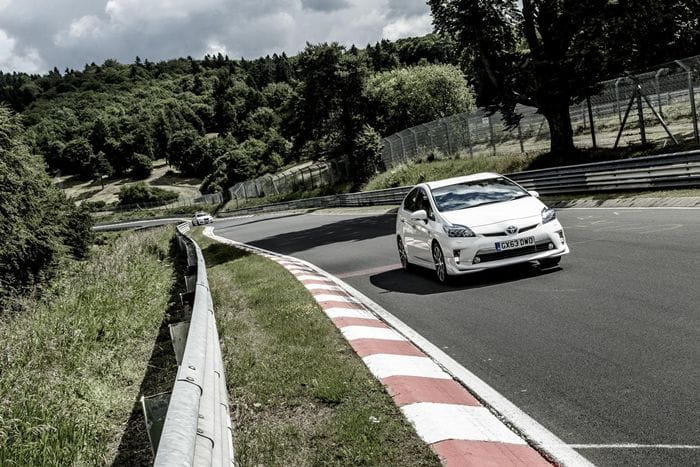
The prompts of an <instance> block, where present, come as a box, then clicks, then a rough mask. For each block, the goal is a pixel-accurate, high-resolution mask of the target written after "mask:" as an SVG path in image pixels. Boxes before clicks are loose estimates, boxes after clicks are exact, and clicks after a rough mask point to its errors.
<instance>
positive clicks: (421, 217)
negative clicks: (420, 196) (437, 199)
mask: <svg viewBox="0 0 700 467" xmlns="http://www.w3.org/2000/svg"><path fill="white" fill-rule="evenodd" d="M411 220H414V221H423V222H428V213H427V212H425V210H424V209H421V210H419V211H416V212H414V213H412V214H411Z"/></svg>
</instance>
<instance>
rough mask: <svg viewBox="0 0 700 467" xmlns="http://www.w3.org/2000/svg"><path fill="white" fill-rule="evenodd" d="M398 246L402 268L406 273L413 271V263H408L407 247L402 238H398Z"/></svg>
mask: <svg viewBox="0 0 700 467" xmlns="http://www.w3.org/2000/svg"><path fill="white" fill-rule="evenodd" d="M396 244H397V246H398V249H399V259H400V260H401V268H402V269H403V270H405V271H408V270H409V269H411V263H409V262H408V255H407V254H406V247H404V246H403V241H402V240H401V237H396Z"/></svg>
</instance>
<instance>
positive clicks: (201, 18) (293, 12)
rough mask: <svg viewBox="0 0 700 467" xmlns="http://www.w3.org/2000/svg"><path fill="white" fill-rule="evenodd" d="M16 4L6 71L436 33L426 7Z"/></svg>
mask: <svg viewBox="0 0 700 467" xmlns="http://www.w3.org/2000/svg"><path fill="white" fill-rule="evenodd" d="M8 2H11V6H10V7H9V8H7V7H6V8H5V9H4V10H2V14H0V29H1V30H4V31H6V36H8V37H11V38H12V40H13V41H14V42H12V44H11V48H12V50H13V52H12V56H13V57H15V58H13V59H12V60H10V59H9V58H8V59H5V61H4V62H3V67H5V68H7V67H10V66H22V67H23V69H27V68H31V67H32V66H34V65H33V64H37V63H39V64H42V61H41V60H40V58H39V57H46V62H47V63H43V64H42V65H41V66H45V67H46V68H45V70H47V69H50V68H53V67H54V66H57V67H58V68H59V69H63V68H66V67H70V68H81V67H82V65H83V64H85V63H90V62H95V63H102V62H103V61H104V60H105V59H107V58H115V59H117V60H120V61H122V62H130V61H132V60H133V57H135V56H136V55H138V56H140V57H141V58H142V59H144V58H148V59H149V60H151V61H157V60H164V59H169V58H174V57H185V56H188V55H191V56H193V57H195V58H197V57H202V56H203V55H204V54H206V53H212V52H213V53H218V52H219V51H221V53H228V55H229V57H236V58H239V57H245V58H256V57H259V56H264V55H266V54H272V53H274V52H276V53H281V52H283V51H284V52H286V53H287V54H288V55H293V54H295V53H297V52H299V51H300V50H302V49H303V48H304V47H305V45H306V43H307V42H310V43H319V42H339V43H341V44H344V45H347V46H349V45H350V44H353V43H354V44H356V45H358V46H360V47H361V46H364V45H366V44H367V43H374V42H376V41H378V40H380V39H382V38H391V39H395V38H398V37H405V36H411V35H419V34H424V33H427V32H430V30H431V29H432V28H431V26H430V23H431V21H430V17H429V10H428V7H427V5H426V3H425V0H0V8H1V7H2V5H7V4H8ZM7 40H8V39H5V41H6V42H7ZM4 47H5V48H6V49H8V48H9V47H10V46H9V45H8V44H6V45H5V46H4ZM6 55H7V53H6Z"/></svg>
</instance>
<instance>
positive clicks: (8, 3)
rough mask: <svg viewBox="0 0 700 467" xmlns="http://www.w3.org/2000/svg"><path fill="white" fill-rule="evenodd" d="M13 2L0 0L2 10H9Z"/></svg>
mask: <svg viewBox="0 0 700 467" xmlns="http://www.w3.org/2000/svg"><path fill="white" fill-rule="evenodd" d="M10 1H11V0H0V10H2V9H4V8H7V7H8V6H9V5H10Z"/></svg>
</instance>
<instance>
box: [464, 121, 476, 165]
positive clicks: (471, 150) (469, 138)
mask: <svg viewBox="0 0 700 467" xmlns="http://www.w3.org/2000/svg"><path fill="white" fill-rule="evenodd" d="M464 122H465V123H466V124H467V125H466V126H467V146H468V147H469V157H474V148H473V147H472V130H471V128H470V127H469V115H467V116H466V117H465V118H464Z"/></svg>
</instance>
